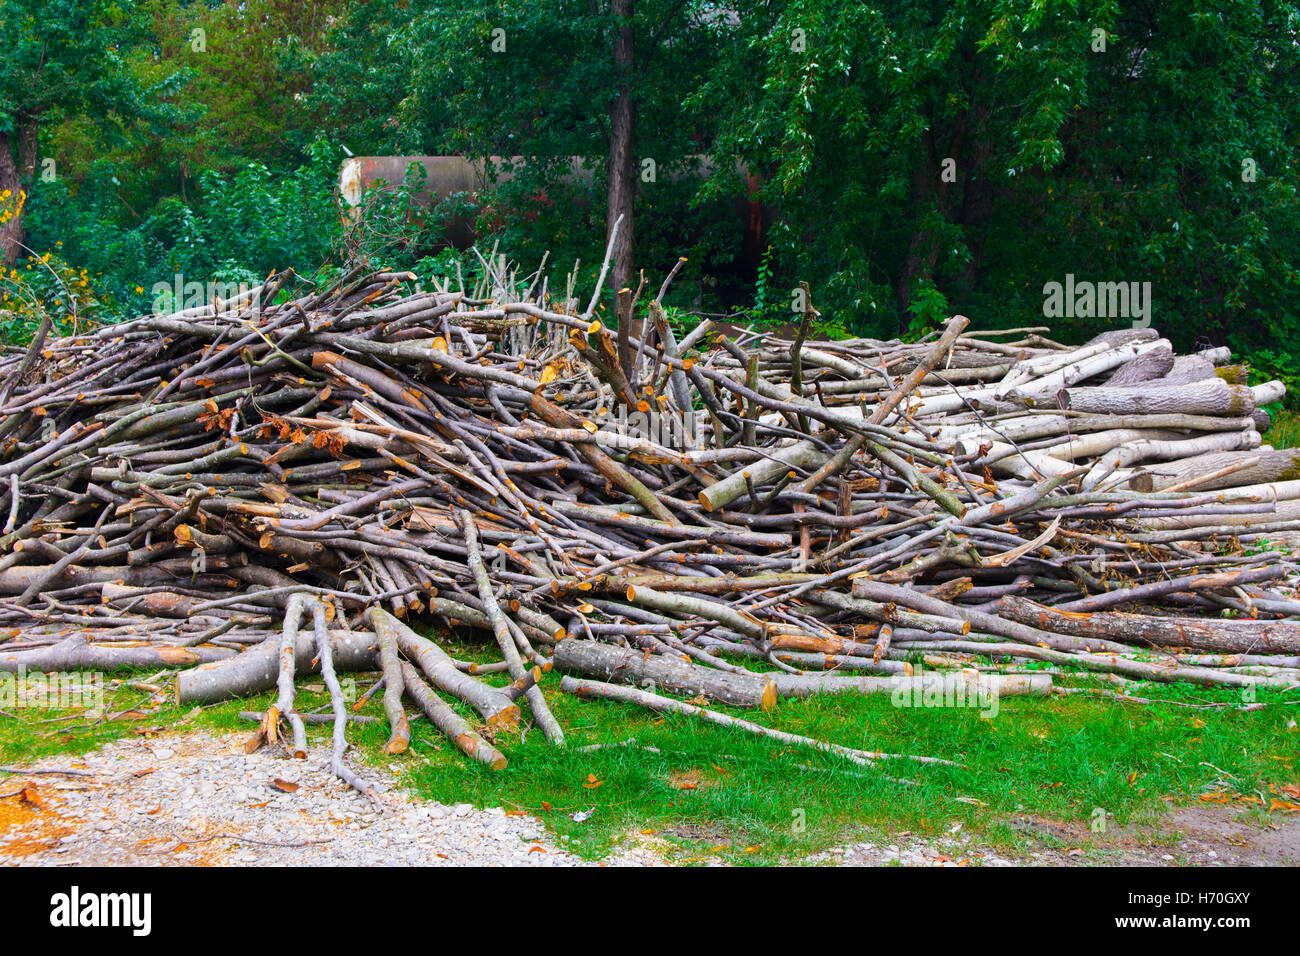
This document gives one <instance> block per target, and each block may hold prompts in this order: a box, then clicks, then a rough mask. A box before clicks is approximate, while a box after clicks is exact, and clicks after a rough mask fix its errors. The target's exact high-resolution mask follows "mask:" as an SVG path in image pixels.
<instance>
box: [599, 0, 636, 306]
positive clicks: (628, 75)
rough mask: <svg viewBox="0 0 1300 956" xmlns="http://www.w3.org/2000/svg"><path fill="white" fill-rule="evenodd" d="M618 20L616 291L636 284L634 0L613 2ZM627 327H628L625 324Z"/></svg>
mask: <svg viewBox="0 0 1300 956" xmlns="http://www.w3.org/2000/svg"><path fill="white" fill-rule="evenodd" d="M610 13H612V14H613V17H614V73H615V81H616V83H617V90H616V93H615V95H614V98H613V102H612V103H611V104H610V111H609V192H608V200H607V203H606V211H605V238H606V241H608V240H609V236H610V233H611V232H612V231H613V229H614V224H615V223H621V224H620V225H619V228H618V233H617V235H615V237H614V240H615V241H614V249H613V261H614V288H615V289H622V288H624V287H626V286H629V285H631V284H632V272H633V255H634V254H635V249H636V242H635V238H634V237H635V223H634V220H633V200H634V199H635V198H636V154H635V152H634V151H633V149H634V142H635V138H636V106H635V104H634V103H633V102H632V70H633V66H634V59H635V49H634V35H633V29H634V26H633V19H632V13H633V0H611V2H610ZM624 324H626V323H624Z"/></svg>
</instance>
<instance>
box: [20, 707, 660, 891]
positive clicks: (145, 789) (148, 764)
mask: <svg viewBox="0 0 1300 956" xmlns="http://www.w3.org/2000/svg"><path fill="white" fill-rule="evenodd" d="M246 739H247V734H229V735H226V736H223V737H213V736H209V735H206V734H198V733H190V734H174V735H165V736H161V737H155V738H152V739H148V740H139V739H137V740H122V741H117V742H114V743H112V744H108V745H106V746H104V747H102V748H100V749H99V750H97V751H95V752H94V753H91V754H88V755H86V756H85V757H84V758H81V759H77V758H71V757H67V756H63V757H54V758H50V759H47V760H44V761H41V762H39V763H36V764H33V765H32V766H31V767H30V768H24V769H33V770H40V769H61V770H76V771H79V772H80V773H81V774H84V775H75V776H74V775H53V774H51V775H41V774H30V773H26V774H5V775H0V797H3V798H4V799H0V865H45V866H73V865H79V864H90V865H108V866H124V865H125V866H141V865H142V866H160V865H161V866H167V865H171V866H177V865H179V866H195V865H200V866H202V865H217V866H230V865H238V866H249V865H254V866H281V865H293V866H311V865H341V866H371V865H420V866H444V865H452V866H592V865H613V866H646V865H657V864H662V863H663V859H662V857H660V856H659V855H658V854H657V853H655V852H654V851H653V850H652V849H649V848H646V847H637V848H632V849H628V850H625V851H621V852H619V853H616V854H614V855H612V856H609V857H606V858H605V859H604V860H603V861H601V863H600V864H592V863H590V862H588V861H586V860H583V859H581V858H580V857H577V856H575V855H573V854H571V853H568V852H565V851H564V850H563V849H561V848H559V847H557V846H556V845H555V844H554V843H553V842H552V839H551V835H550V834H548V833H547V832H546V829H545V827H544V826H543V825H542V823H541V821H539V820H538V819H537V818H536V817H533V816H529V815H526V814H523V813H520V812H507V811H505V810H502V809H501V808H499V807H495V808H489V809H484V810H476V809H474V808H473V807H471V806H470V805H469V804H458V805H455V806H445V805H443V804H439V803H432V802H428V801H424V800H420V799H418V798H415V797H412V796H410V795H409V794H408V793H407V792H406V791H405V789H404V788H402V787H401V786H400V785H399V784H398V781H397V779H396V777H395V776H394V775H392V774H391V773H389V774H388V775H387V777H386V779H385V778H384V771H382V770H380V769H379V768H375V767H367V768H366V776H367V779H369V780H372V781H374V780H383V783H384V785H385V787H386V789H385V792H384V793H383V794H382V796H381V800H382V803H383V807H384V812H383V813H378V812H376V808H375V807H374V806H373V805H372V804H371V803H370V801H369V800H367V799H366V798H365V797H363V796H361V795H360V794H358V793H356V792H355V791H353V790H352V789H350V788H349V787H347V786H346V785H344V784H342V783H340V782H339V781H338V780H337V779H336V778H335V777H334V776H333V775H332V774H331V773H330V772H329V768H328V756H327V754H326V753H325V752H324V748H316V751H314V752H313V754H312V755H310V756H309V757H308V758H307V759H306V760H286V759H284V758H282V757H277V756H275V755H273V754H272V753H270V752H269V751H266V750H263V751H259V752H258V753H255V754H250V755H246V754H244V752H243V742H244V740H246ZM277 781H283V782H282V783H277ZM295 785H296V787H295ZM19 791H25V792H24V793H20V792H19ZM286 791H292V792H286ZM6 795H7V796H6Z"/></svg>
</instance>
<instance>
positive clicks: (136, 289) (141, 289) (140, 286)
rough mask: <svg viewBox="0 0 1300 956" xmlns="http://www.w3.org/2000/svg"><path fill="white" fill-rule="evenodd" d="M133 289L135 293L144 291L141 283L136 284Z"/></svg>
mask: <svg viewBox="0 0 1300 956" xmlns="http://www.w3.org/2000/svg"><path fill="white" fill-rule="evenodd" d="M135 291H136V293H137V294H142V293H143V292H144V286H142V285H138V286H136V287H135Z"/></svg>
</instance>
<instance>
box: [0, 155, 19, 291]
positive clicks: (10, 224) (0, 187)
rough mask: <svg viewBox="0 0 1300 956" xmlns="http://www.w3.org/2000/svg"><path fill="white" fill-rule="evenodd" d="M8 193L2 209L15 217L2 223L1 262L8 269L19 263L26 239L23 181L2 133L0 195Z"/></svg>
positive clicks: (0, 224) (0, 226)
mask: <svg viewBox="0 0 1300 956" xmlns="http://www.w3.org/2000/svg"><path fill="white" fill-rule="evenodd" d="M6 191H8V193H9V196H8V197H7V198H6V199H3V200H0V209H3V210H7V211H12V212H14V215H13V216H11V217H10V218H8V219H6V220H5V221H4V222H3V223H0V262H3V264H4V266H5V267H6V268H7V267H9V266H12V265H13V264H14V263H15V262H17V261H18V256H19V255H20V254H21V252H22V243H23V241H24V239H25V232H24V230H23V217H22V215H21V214H20V213H21V210H20V207H19V203H20V202H21V201H22V200H21V198H20V197H21V196H22V191H23V186H22V180H21V178H20V177H19V175H18V166H17V165H16V164H15V163H14V151H13V146H12V144H11V143H10V142H9V135H8V134H7V133H0V193H3V192H6Z"/></svg>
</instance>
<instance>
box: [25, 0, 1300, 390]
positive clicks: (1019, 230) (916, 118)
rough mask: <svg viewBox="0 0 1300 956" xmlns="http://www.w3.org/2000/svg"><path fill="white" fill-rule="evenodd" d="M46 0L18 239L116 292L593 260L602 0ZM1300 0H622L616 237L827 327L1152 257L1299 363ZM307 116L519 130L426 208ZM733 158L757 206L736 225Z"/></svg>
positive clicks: (932, 317)
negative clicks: (462, 249)
mask: <svg viewBox="0 0 1300 956" xmlns="http://www.w3.org/2000/svg"><path fill="white" fill-rule="evenodd" d="M37 6H38V7H40V9H41V11H43V13H42V14H41V16H40V17H38V18H36V19H33V14H31V13H30V12H29V8H30V5H29V4H25V3H18V2H17V0H7V2H0V11H2V12H3V23H4V28H5V31H6V32H7V33H9V34H14V35H15V36H16V42H12V43H11V44H10V46H9V47H8V48H6V49H5V50H4V51H3V52H0V132H3V130H4V129H5V128H13V129H16V127H15V126H14V125H13V124H14V122H15V118H16V117H18V116H19V115H20V114H21V113H22V111H24V110H27V111H30V110H33V109H39V110H42V111H43V116H44V123H43V124H42V126H41V138H42V143H43V145H42V149H41V152H42V155H45V154H46V153H48V154H50V155H53V156H55V157H56V158H57V159H58V162H59V169H60V176H59V181H58V182H57V183H37V184H36V186H35V188H34V189H33V192H32V195H31V197H30V201H29V203H28V210H29V214H30V223H31V230H32V234H31V237H30V239H31V243H30V244H32V245H33V248H35V249H37V251H38V252H44V251H50V250H52V249H53V248H54V247H53V243H54V242H55V241H57V240H62V241H63V242H64V247H63V249H62V251H61V254H62V255H64V256H65V257H66V258H67V259H68V261H70V262H73V263H75V264H76V265H77V266H78V268H81V267H85V268H87V269H88V270H89V272H90V273H91V274H92V276H94V281H95V283H96V288H97V290H98V291H99V292H100V293H101V297H102V298H103V299H104V300H105V301H106V302H108V303H110V304H112V305H113V307H114V308H118V309H121V310H124V311H130V310H131V309H135V308H140V307H142V306H143V304H144V298H143V297H140V296H138V295H137V294H136V293H135V292H134V290H135V289H136V287H137V286H142V287H149V286H151V285H152V283H153V282H155V281H158V278H159V276H160V275H161V276H162V277H164V278H165V277H166V276H167V275H170V274H171V273H172V272H174V271H178V270H184V271H185V272H186V273H187V274H190V273H193V274H195V275H196V276H199V275H202V274H204V273H210V272H212V271H213V270H216V269H219V268H222V267H223V264H229V265H231V266H232V267H233V266H237V267H238V268H240V269H245V270H249V271H251V272H254V273H257V274H259V275H264V274H265V272H266V271H268V270H269V269H270V268H272V267H280V266H283V265H289V264H292V265H295V267H301V268H302V269H304V270H306V271H308V272H310V271H311V270H313V269H315V268H318V267H320V266H321V265H322V264H324V263H328V262H334V261H337V260H338V259H339V257H340V256H345V255H350V256H354V257H361V256H364V257H366V258H368V259H370V260H371V261H373V262H376V263H385V264H392V265H401V266H405V267H409V265H410V263H411V262H415V261H419V260H420V259H422V258H425V257H431V256H437V255H440V254H441V252H442V250H443V249H444V248H445V242H444V240H443V236H442V226H443V224H444V223H446V222H447V221H449V220H450V219H451V218H452V217H458V218H460V219H462V220H464V221H468V222H472V223H473V224H474V225H475V227H476V228H477V231H478V233H479V237H480V246H481V248H484V249H486V248H490V247H491V246H492V244H493V243H498V244H499V247H500V248H502V249H508V250H509V251H510V255H511V257H512V258H514V259H516V260H518V261H520V262H523V263H537V262H539V261H541V259H542V257H543V256H544V255H546V256H548V261H549V263H550V264H551V268H552V270H553V273H554V275H555V276H563V275H564V274H565V273H567V272H568V270H569V269H570V268H571V267H572V263H573V262H575V261H577V260H580V261H581V262H582V264H583V265H582V270H581V273H580V275H579V277H578V278H579V280H580V282H581V283H582V284H584V285H587V286H588V287H589V284H590V283H591V282H592V281H594V277H595V273H596V272H597V270H598V268H599V262H600V259H601V257H602V254H603V246H604V235H605V224H604V206H605V190H606V186H607V182H606V170H605V163H606V156H605V153H606V150H607V145H608V135H609V129H608V124H609V118H608V111H609V104H610V99H611V97H612V96H613V95H614V93H615V91H616V89H617V87H618V83H619V80H620V77H619V76H618V75H617V73H616V71H615V70H614V69H613V61H612V49H611V40H612V37H613V32H614V29H615V26H616V24H614V22H613V20H612V18H611V16H610V14H609V6H608V4H607V3H605V2H600V3H594V4H593V3H589V2H586V0H543V2H539V3H534V4H506V3H503V2H490V3H468V2H465V0H354V2H345V0H316V2H310V3H306V4H302V3H291V2H289V0H250V2H247V3H238V4H236V3H217V2H211V3H191V2H185V0H135V2H128V3H117V4H108V3H102V4H101V3H97V2H96V3H91V4H75V3H71V2H66V0H40V3H38V5H37ZM33 9H34V8H33ZM1296 22H1300V5H1298V4H1295V3H1284V4H1264V3H1260V2H1257V0H1230V2H1227V3H1224V4H1220V5H1218V6H1216V7H1215V9H1214V11H1213V12H1207V11H1206V9H1205V8H1204V7H1203V5H1201V4H1198V3H1195V2H1193V0H1172V2H1165V0H1129V2H1124V3H1120V2H1116V0H1100V2H1085V3H1078V2H1066V0H1045V2H1044V0H956V2H947V0H945V2H942V3H941V2H938V0H923V2H921V3H916V2H911V0H909V2H902V0H891V2H887V3H881V4H875V5H862V4H843V3H839V2H832V0H777V2H772V3H763V4H749V3H744V4H739V5H736V4H728V5H722V4H717V3H712V2H708V0H690V2H687V3H681V2H679V0H637V3H636V4H635V14H634V23H633V27H634V32H635V34H636V44H635V46H636V63H637V68H636V76H635V78H634V81H633V91H632V92H633V98H634V101H635V105H636V118H637V123H636V141H635V154H636V157H637V160H638V162H641V161H643V160H653V162H654V167H653V170H652V172H653V175H648V176H645V177H641V181H639V182H638V195H637V199H636V232H637V254H636V259H637V262H638V264H639V265H640V266H641V267H642V268H644V269H645V270H646V271H647V275H648V281H649V282H650V283H651V284H652V285H653V282H654V279H655V277H656V276H660V275H662V274H663V273H664V272H666V270H667V268H668V267H669V266H670V265H671V264H672V262H673V261H674V260H675V259H676V257H677V256H679V255H686V256H687V257H688V258H689V259H690V265H689V266H688V268H687V269H686V270H684V272H683V273H682V275H681V276H680V277H679V279H678V280H677V282H676V283H675V284H674V286H673V289H672V292H671V293H670V300H671V301H670V304H673V305H676V306H678V307H680V308H683V309H696V310H708V311H713V312H725V313H731V312H736V311H739V312H741V313H742V314H743V315H745V316H746V317H747V318H749V319H755V320H763V321H767V320H778V321H779V320H782V319H788V316H787V315H785V312H786V309H785V302H786V301H788V295H789V293H790V290H791V289H793V288H794V287H795V286H796V285H797V283H798V282H799V281H801V280H802V281H807V282H808V283H809V285H810V286H811V288H812V291H813V297H814V299H815V301H816V302H817V304H818V308H819V309H820V310H821V313H822V315H821V318H820V320H819V322H820V323H821V324H822V326H823V327H824V328H825V329H827V330H831V329H835V330H842V331H843V332H846V333H847V332H853V333H855V334H874V335H891V336H892V335H897V334H899V333H900V332H901V333H904V334H906V335H908V336H909V337H913V336H917V335H921V334H924V332H926V331H928V330H930V329H933V328H935V327H937V325H938V324H940V323H941V322H942V320H943V319H944V318H945V317H946V316H947V315H948V314H950V313H951V312H963V313H965V314H967V315H970V316H971V317H972V319H973V320H974V321H976V322H977V323H978V324H981V325H986V326H988V325H1003V326H1010V325H1026V324H1038V323H1039V322H1041V321H1042V307H1043V299H1044V293H1043V287H1044V285H1045V283H1047V282H1052V281H1063V280H1064V278H1065V276H1066V275H1067V274H1074V275H1075V276H1076V277H1078V278H1080V279H1090V280H1094V281H1131V282H1150V283H1152V291H1153V299H1154V310H1153V314H1152V320H1153V324H1154V325H1155V326H1156V327H1157V328H1159V329H1161V331H1162V332H1164V333H1166V334H1169V335H1171V336H1172V337H1173V338H1174V342H1175V345H1176V346H1177V347H1179V348H1180V349H1187V348H1190V347H1192V346H1193V345H1195V344H1197V342H1198V341H1205V342H1211V343H1214V344H1228V345H1230V346H1232V348H1233V349H1234V350H1235V351H1237V352H1238V353H1239V354H1242V355H1249V356H1251V357H1252V361H1253V364H1254V365H1255V367H1256V368H1257V369H1259V370H1265V369H1266V370H1267V372H1268V374H1269V375H1270V376H1276V377H1282V378H1283V379H1284V380H1289V376H1290V372H1289V369H1290V368H1292V367H1294V365H1295V358H1296V356H1297V346H1296V343H1297V342H1300V315H1297V311H1296V308H1295V306H1294V303H1295V302H1296V301H1297V292H1300V288H1297V286H1298V285H1300V270H1297V267H1296V260H1297V253H1298V252H1300V231H1298V230H1300V225H1298V223H1297V220H1296V217H1295V216H1294V214H1293V209H1294V207H1295V202H1296V197H1297V186H1298V185H1300V178H1298V177H1300V172H1298V171H1297V169H1296V167H1295V165H1294V164H1293V163H1292V162H1291V161H1290V158H1291V155H1292V153H1293V147H1294V144H1295V142H1296V141H1297V138H1298V137H1300V98H1297V97H1296V96H1294V95H1293V94H1294V86H1295V77H1296V75H1297V67H1300V47H1297V46H1296V45H1295V44H1292V43H1289V42H1284V41H1283V40H1282V39H1280V38H1283V37H1287V36H1290V35H1291V33H1292V32H1293V26H1294V24H1295V23H1296ZM195 29H202V30H204V31H205V38H206V48H205V50H204V51H203V52H196V51H195V50H194V49H193V44H192V32H193V30H195ZM1099 31H1100V34H1099ZM1099 35H1100V37H1101V39H1102V40H1104V49H1103V48H1102V44H1101V43H1100V42H1099V39H1098V38H1099ZM146 40H147V42H144V41H146ZM42 44H49V45H50V47H49V48H50V50H52V51H54V54H53V56H52V58H51V59H50V61H49V65H48V66H47V67H45V68H44V72H40V73H39V75H38V79H39V81H38V82H35V83H32V82H30V81H29V79H30V77H31V76H32V75H37V74H35V73H34V71H35V70H36V67H35V66H34V60H33V56H34V51H36V50H38V49H40V48H41V45H42ZM500 44H504V49H502V48H501V47H500ZM70 64H76V66H77V70H76V72H75V75H74V73H73V72H72V71H71V69H70V66H69V65H70ZM399 67H400V68H399ZM60 71H62V72H60ZM60 77H63V79H65V80H67V83H68V84H70V86H64V85H60V82H59V80H60ZM64 90H69V91H70V92H68V93H67V95H64V94H63V92H60V91H64ZM5 123H8V124H9V127H4V125H3V124H5ZM320 131H325V132H324V133H322V132H320ZM322 137H324V139H323V138H322ZM325 140H328V141H329V142H330V143H339V144H342V145H346V146H347V147H348V148H349V149H350V150H351V151H352V152H353V153H355V154H358V155H364V154H399V155H401V154H405V155H419V154H425V153H433V154H438V153H459V154H462V155H466V156H469V157H473V158H480V159H481V158H485V157H489V156H506V157H509V156H519V157H523V158H524V162H523V163H521V164H520V165H519V166H518V167H516V168H512V169H511V170H510V172H511V176H510V177H508V178H506V177H498V178H497V179H496V181H495V182H493V183H490V184H489V186H490V188H488V189H486V190H484V191H482V192H480V193H479V198H478V200H477V201H476V202H474V203H470V202H469V201H468V198H467V197H466V196H465V195H459V196H453V197H451V198H450V199H448V200H446V201H445V202H443V203H442V204H440V206H439V207H438V208H436V209H420V208H418V203H416V202H415V201H414V192H415V186H416V184H415V183H402V184H393V186H392V187H390V188H389V189H388V190H387V191H381V192H379V193H376V194H375V195H373V196H371V197H369V198H368V199H367V203H366V207H367V208H366V216H365V217H364V218H363V219H362V221H361V222H360V224H358V225H354V226H353V227H350V228H349V229H348V230H347V231H346V232H344V231H343V230H342V229H341V227H340V226H339V224H338V223H337V221H336V217H335V216H334V214H333V212H332V208H331V206H330V195H331V190H332V184H333V180H334V178H335V176H336V175H337V164H338V162H339V160H340V159H341V158H342V155H343V154H342V152H341V150H339V149H338V148H337V147H334V148H333V149H327V148H325V147H324V146H323V145H321V144H322V143H323V142H324V141H325ZM11 145H12V148H14V149H15V150H16V149H17V146H16V145H15V144H11ZM706 158H707V159H706ZM747 174H753V175H754V176H755V177H756V179H755V182H756V184H757V185H758V187H759V188H760V189H761V195H762V198H763V199H764V200H765V202H766V203H767V207H766V215H767V217H768V220H769V221H768V223H767V228H766V230H765V232H764V235H763V236H762V243H763V244H762V245H761V246H758V247H757V248H755V249H752V250H750V253H749V254H750V255H751V256H752V258H750V259H748V260H745V259H744V257H743V256H742V254H741V246H742V241H741V230H740V225H741V214H740V212H739V211H738V208H737V206H736V203H735V200H734V197H737V196H741V195H743V194H744V192H745V190H746V188H747V185H748V183H747V180H746V175H747ZM762 249H768V250H769V251H768V252H766V253H765V254H764V255H762V256H761V258H760V257H759V255H758V253H759V252H760V250H762ZM456 258H459V259H460V260H461V261H462V269H464V268H466V267H469V266H472V265H473V264H474V262H475V259H474V257H473V256H457V257H456ZM448 261H449V262H450V261H451V260H448ZM97 274H100V275H97ZM555 285H556V283H555V282H554V281H553V282H552V287H555ZM133 296H134V297H135V298H133ZM1126 322H1127V319H1125V318H1115V317H1112V318H1106V319H1103V318H1098V317H1083V318H1077V319H1060V320H1056V321H1054V322H1053V325H1054V326H1055V327H1054V329H1053V333H1054V336H1055V337H1056V338H1058V339H1062V340H1077V339H1080V338H1082V337H1085V336H1088V335H1091V334H1094V333H1096V332H1097V331H1100V330H1103V329H1105V328H1108V327H1115V325H1116V323H1126Z"/></svg>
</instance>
